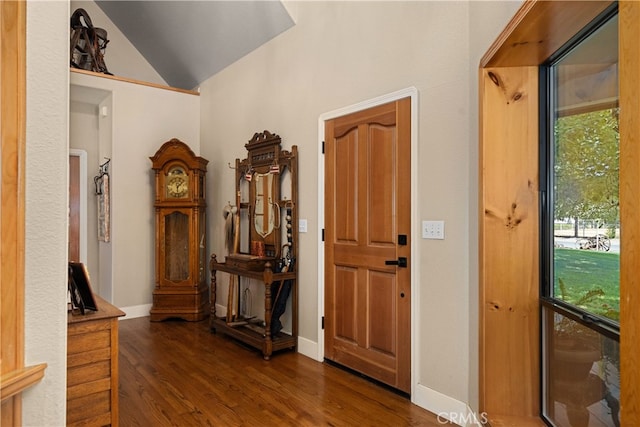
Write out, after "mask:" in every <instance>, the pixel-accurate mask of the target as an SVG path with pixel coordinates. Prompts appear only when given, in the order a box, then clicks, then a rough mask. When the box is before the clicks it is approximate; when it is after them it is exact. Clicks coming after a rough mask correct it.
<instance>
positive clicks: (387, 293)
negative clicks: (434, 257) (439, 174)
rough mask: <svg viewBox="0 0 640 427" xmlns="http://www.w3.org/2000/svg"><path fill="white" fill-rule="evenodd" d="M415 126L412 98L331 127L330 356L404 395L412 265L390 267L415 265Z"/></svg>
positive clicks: (327, 175)
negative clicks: (402, 241) (402, 260)
mask: <svg viewBox="0 0 640 427" xmlns="http://www.w3.org/2000/svg"><path fill="white" fill-rule="evenodd" d="M410 127H411V124H410V99H409V98H405V99H403V100H400V101H395V102H391V103H388V104H384V105H380V106H377V107H374V108H371V109H368V110H364V111H359V112H356V113H353V114H349V115H346V116H343V117H339V118H336V119H333V120H330V121H327V122H326V124H325V166H326V170H325V209H326V211H325V221H326V223H325V280H326V282H325V306H326V309H325V358H327V359H329V360H333V361H335V362H338V363H340V364H343V365H345V366H347V367H349V368H351V369H354V370H356V371H358V372H362V373H364V374H365V375H368V376H370V377H372V378H374V379H377V380H379V381H382V382H384V383H386V384H389V385H391V386H393V387H395V388H398V389H400V390H402V391H405V392H409V391H410V378H411V370H410V366H411V359H410V349H411V341H410V336H411V333H410V332H411V312H410V310H411V283H410V278H411V271H410V262H409V263H408V264H409V265H408V266H407V268H402V267H398V266H395V265H386V264H385V261H393V260H397V259H398V257H406V258H407V259H408V260H410V245H411V243H410V229H411V224H410V223H411V213H410V212H411V209H410V206H411V191H410V181H411V170H410V169H411V161H410V159H411V156H410V151H411V141H410ZM398 234H404V235H406V236H407V242H406V245H398Z"/></svg>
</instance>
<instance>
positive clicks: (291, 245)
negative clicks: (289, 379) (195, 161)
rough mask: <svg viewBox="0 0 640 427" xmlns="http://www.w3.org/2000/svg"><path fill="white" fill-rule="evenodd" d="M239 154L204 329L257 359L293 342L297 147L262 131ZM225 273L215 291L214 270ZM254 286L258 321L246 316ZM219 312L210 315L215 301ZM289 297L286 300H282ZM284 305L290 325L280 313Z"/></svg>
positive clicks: (295, 332) (295, 329) (295, 320)
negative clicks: (223, 250)
mask: <svg viewBox="0 0 640 427" xmlns="http://www.w3.org/2000/svg"><path fill="white" fill-rule="evenodd" d="M245 148H246V149H247V157H246V158H245V159H243V160H240V159H236V162H235V166H234V167H232V169H234V172H235V187H236V188H235V196H236V200H235V205H233V206H232V205H231V204H229V205H228V206H227V207H226V208H225V210H224V215H225V221H226V235H227V238H226V241H227V249H228V252H229V254H228V255H227V256H226V257H225V259H224V261H223V262H220V261H219V260H218V257H217V255H216V254H212V255H211V260H210V269H211V304H210V306H211V316H210V318H209V326H210V329H211V331H212V332H218V331H219V332H221V333H224V334H226V335H229V336H231V337H233V338H235V339H237V340H239V341H242V342H244V343H245V344H248V345H250V346H252V347H254V348H256V349H258V350H261V352H262V355H263V357H264V359H265V360H269V358H270V357H271V354H272V353H273V352H275V351H279V350H285V349H295V348H296V347H297V342H298V284H297V277H298V274H297V271H298V266H297V263H296V260H297V251H298V244H297V242H298V226H297V225H298V205H297V202H298V180H297V177H298V147H297V146H296V145H293V146H292V147H291V151H287V150H283V149H282V148H281V138H280V136H278V135H276V134H272V133H271V132H269V131H267V130H265V131H263V132H260V133H256V134H254V136H253V137H252V138H251V139H250V140H249V142H248V143H247V144H245ZM218 272H224V273H227V274H228V277H229V285H228V292H227V294H226V295H223V293H222V292H220V290H221V289H220V287H219V286H218V279H219V278H221V277H220V276H219V275H218V274H217V273H218ZM251 281H257V282H258V283H259V286H258V292H257V295H255V296H253V299H255V300H256V301H257V300H258V299H259V298H262V299H263V300H264V315H263V318H259V316H257V315H256V316H254V315H252V314H251V313H250V311H251V309H250V308H248V307H250V303H251V301H250V300H251V295H250V293H249V292H250V291H247V290H248V289H250V288H249V283H250V282H251ZM225 298H226V313H225V314H224V315H223V316H221V315H220V313H218V312H217V309H216V302H218V303H221V304H224V303H225ZM288 301H290V303H288ZM287 307H289V309H290V312H289V315H290V319H291V330H290V331H288V330H286V329H287V328H283V325H282V321H281V316H283V314H284V313H285V310H286V308H287Z"/></svg>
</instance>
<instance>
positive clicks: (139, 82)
mask: <svg viewBox="0 0 640 427" xmlns="http://www.w3.org/2000/svg"><path fill="white" fill-rule="evenodd" d="M69 71H71V72H72V73H77V74H85V75H88V76H95V77H100V78H104V79H109V80H116V81H119V82H126V83H133V84H137V85H141V86H149V87H153V88H156V89H164V90H170V91H173V92H180V93H186V94H188V95H195V96H200V92H198V91H195V90H187V89H180V88H177V87H171V86H165V85H161V84H157V83H151V82H145V81H142V80H135V79H130V78H126V77H121V76H113V75H109V74H104V73H96V72H93V71H87V70H82V69H80V68H69Z"/></svg>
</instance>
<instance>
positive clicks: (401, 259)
mask: <svg viewBox="0 0 640 427" xmlns="http://www.w3.org/2000/svg"><path fill="white" fill-rule="evenodd" d="M384 264H385V265H397V266H398V267H402V268H407V258H406V257H403V256H401V257H398V259H391V260H386V261H385V262H384Z"/></svg>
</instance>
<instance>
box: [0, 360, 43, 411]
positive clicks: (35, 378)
mask: <svg viewBox="0 0 640 427" xmlns="http://www.w3.org/2000/svg"><path fill="white" fill-rule="evenodd" d="M46 368H47V364H46V363H40V364H38V365H33V366H27V367H24V368H22V369H17V370H15V371H11V372H8V373H6V374H4V375H2V377H1V378H0V389H1V391H0V395H1V396H2V401H3V402H4V400H5V399H8V398H10V397H11V396H15V395H17V394H19V393H22V392H23V391H25V390H26V389H28V388H29V387H31V386H33V385H35V384H37V383H38V382H40V380H41V379H42V378H44V370H45V369H46Z"/></svg>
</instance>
